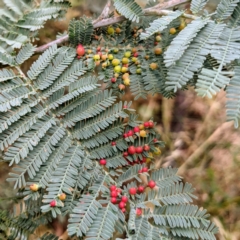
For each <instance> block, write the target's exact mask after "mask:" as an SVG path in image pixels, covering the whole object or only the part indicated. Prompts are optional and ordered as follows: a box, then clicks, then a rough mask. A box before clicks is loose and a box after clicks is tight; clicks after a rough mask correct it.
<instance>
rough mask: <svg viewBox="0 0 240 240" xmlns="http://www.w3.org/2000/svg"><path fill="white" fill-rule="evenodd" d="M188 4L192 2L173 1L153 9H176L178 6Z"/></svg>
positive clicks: (187, 0)
mask: <svg viewBox="0 0 240 240" xmlns="http://www.w3.org/2000/svg"><path fill="white" fill-rule="evenodd" d="M187 2H190V0H171V1H167V2H164V3H159V4H157V5H156V6H154V7H152V9H153V8H160V9H167V8H174V7H176V6H178V5H181V4H183V3H187Z"/></svg>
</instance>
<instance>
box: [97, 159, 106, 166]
mask: <svg viewBox="0 0 240 240" xmlns="http://www.w3.org/2000/svg"><path fill="white" fill-rule="evenodd" d="M99 164H100V165H106V164H107V160H106V159H101V160H100V161H99Z"/></svg>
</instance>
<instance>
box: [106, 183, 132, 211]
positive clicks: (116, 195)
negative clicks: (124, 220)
mask: <svg viewBox="0 0 240 240" xmlns="http://www.w3.org/2000/svg"><path fill="white" fill-rule="evenodd" d="M121 193H122V190H121V189H120V188H117V187H116V186H115V185H112V186H110V196H111V203H113V204H118V207H119V208H120V209H121V211H122V212H123V213H124V212H126V205H127V202H128V197H127V196H125V195H123V196H121Z"/></svg>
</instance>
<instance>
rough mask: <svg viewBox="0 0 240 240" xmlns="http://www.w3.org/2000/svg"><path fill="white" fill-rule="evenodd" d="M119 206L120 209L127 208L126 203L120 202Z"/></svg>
mask: <svg viewBox="0 0 240 240" xmlns="http://www.w3.org/2000/svg"><path fill="white" fill-rule="evenodd" d="M118 206H119V208H125V206H126V203H125V202H120V203H119V204H118Z"/></svg>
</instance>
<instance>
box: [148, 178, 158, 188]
mask: <svg viewBox="0 0 240 240" xmlns="http://www.w3.org/2000/svg"><path fill="white" fill-rule="evenodd" d="M148 186H149V187H150V188H154V187H155V186H156V183H155V182H154V181H153V180H150V181H149V182H148Z"/></svg>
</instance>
